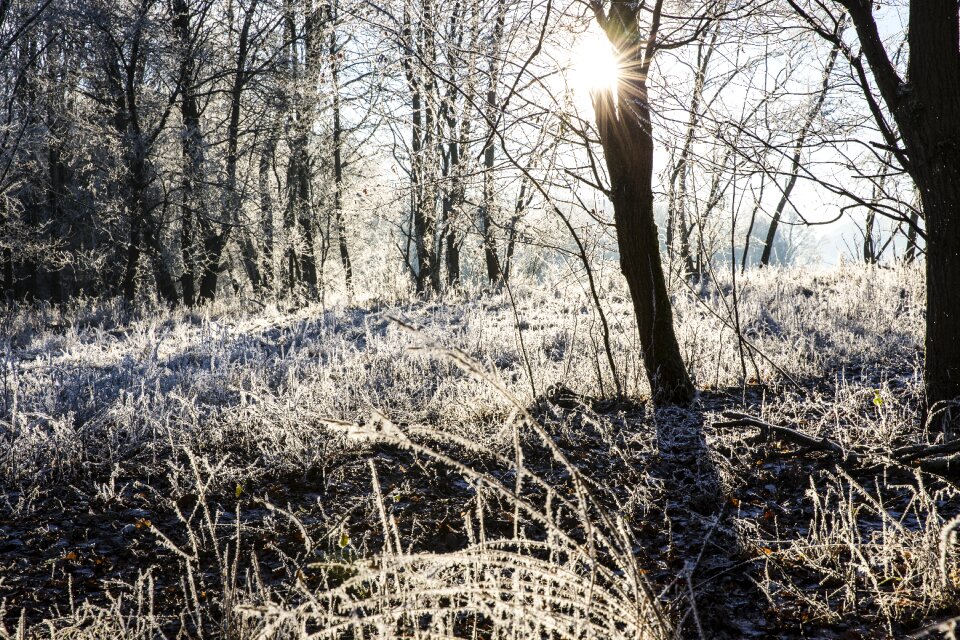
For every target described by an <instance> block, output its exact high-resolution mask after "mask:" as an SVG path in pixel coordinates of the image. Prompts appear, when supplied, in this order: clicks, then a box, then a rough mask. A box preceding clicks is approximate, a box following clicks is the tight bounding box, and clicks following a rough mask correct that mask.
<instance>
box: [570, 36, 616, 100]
mask: <svg viewBox="0 0 960 640" xmlns="http://www.w3.org/2000/svg"><path fill="white" fill-rule="evenodd" d="M572 60H573V68H574V70H575V82H576V85H577V88H579V89H585V90H587V91H590V92H593V91H604V90H610V91H615V90H616V88H617V80H618V79H619V76H620V61H619V59H618V58H617V54H616V52H615V51H614V50H613V47H612V46H611V45H610V42H609V41H608V40H607V38H606V36H604V35H603V34H602V33H599V34H597V33H586V34H584V36H583V38H581V39H580V41H579V42H578V43H577V44H576V45H575V46H574V49H573V57H572Z"/></svg>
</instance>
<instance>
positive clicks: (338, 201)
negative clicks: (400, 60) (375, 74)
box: [330, 16, 353, 298]
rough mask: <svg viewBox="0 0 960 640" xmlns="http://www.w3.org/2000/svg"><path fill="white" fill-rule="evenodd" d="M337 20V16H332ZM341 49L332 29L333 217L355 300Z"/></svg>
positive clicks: (341, 260)
mask: <svg viewBox="0 0 960 640" xmlns="http://www.w3.org/2000/svg"><path fill="white" fill-rule="evenodd" d="M331 18H332V19H334V20H335V19H336V16H331ZM339 55H340V47H339V46H338V45H337V30H336V29H335V28H331V29H330V78H331V80H332V84H333V182H334V185H333V216H334V225H335V226H336V231H337V246H338V248H339V250H340V264H341V265H342V266H343V279H344V283H345V284H346V287H347V296H348V297H350V298H353V263H352V262H351V261H350V250H349V247H348V246H347V234H346V230H345V229H344V223H343V129H342V123H341V120H340V62H339V60H338V58H337V56H339Z"/></svg>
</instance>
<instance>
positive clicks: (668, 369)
mask: <svg viewBox="0 0 960 640" xmlns="http://www.w3.org/2000/svg"><path fill="white" fill-rule="evenodd" d="M662 7H663V1H662V0H657V3H656V5H655V6H654V9H653V18H652V24H653V26H652V27H651V32H650V34H649V35H648V38H647V39H646V41H644V39H643V37H642V36H641V34H640V32H639V31H638V22H637V12H638V11H639V8H638V7H636V6H634V5H633V3H629V2H627V1H626V0H617V1H616V2H614V3H612V4H611V7H610V10H609V14H608V15H606V16H602V18H603V19H602V25H601V26H602V27H603V28H604V30H605V31H606V33H607V37H608V38H610V41H611V42H612V44H613V45H614V47H615V48H616V50H617V51H619V52H620V55H621V57H622V58H623V64H622V71H621V77H620V80H619V82H618V87H617V96H616V98H614V96H613V95H612V92H611V91H609V90H608V91H605V92H601V93H598V94H595V97H594V111H595V113H596V118H597V129H598V130H599V132H600V141H601V144H602V146H603V151H604V156H605V158H606V164H607V170H608V173H609V175H610V198H611V200H612V202H613V210H614V223H615V226H616V230H617V245H618V247H619V249H620V269H621V271H623V275H624V277H625V278H626V281H627V285H628V286H629V288H630V295H631V297H632V299H633V308H634V313H635V315H636V319H637V327H638V328H639V330H640V345H641V349H642V350H643V364H644V368H645V369H646V373H647V379H648V381H649V382H650V389H651V392H652V395H653V399H654V401H655V402H661V403H672V402H688V401H689V400H690V399H692V398H693V394H694V389H693V384H692V383H691V382H690V377H689V375H688V374H687V369H686V366H685V365H684V362H683V358H682V357H681V355H680V347H679V345H678V344H677V338H676V335H675V334H674V330H673V310H672V309H671V306H670V296H669V295H668V294H667V285H666V280H665V278H664V274H663V265H662V263H661V260H660V241H659V234H658V232H657V225H656V222H655V221H654V213H653V127H652V124H651V122H650V105H649V102H648V92H647V86H646V76H647V72H648V70H649V68H650V61H651V59H652V56H653V51H654V43H655V42H656V37H657V27H658V25H659V20H660V12H661V11H662ZM598 17H601V16H598Z"/></svg>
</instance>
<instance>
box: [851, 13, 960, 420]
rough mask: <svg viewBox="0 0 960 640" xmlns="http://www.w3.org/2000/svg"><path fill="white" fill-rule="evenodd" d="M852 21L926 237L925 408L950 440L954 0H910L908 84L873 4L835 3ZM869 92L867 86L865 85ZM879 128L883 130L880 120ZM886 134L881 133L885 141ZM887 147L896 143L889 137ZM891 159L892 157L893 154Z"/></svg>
mask: <svg viewBox="0 0 960 640" xmlns="http://www.w3.org/2000/svg"><path fill="white" fill-rule="evenodd" d="M839 1H840V3H841V4H842V5H843V6H844V7H846V8H847V11H848V12H849V13H850V17H851V18H852V19H853V22H854V25H855V26H856V29H857V35H858V38H859V40H860V46H861V48H862V50H863V54H864V55H865V56H866V58H867V61H868V62H869V64H870V68H871V70H872V71H873V76H874V80H875V82H876V85H877V88H878V89H879V91H880V94H881V96H882V97H883V100H884V102H886V104H887V107H889V109H890V112H891V113H892V114H893V117H894V119H895V120H896V123H897V128H898V129H899V131H900V136H901V138H902V141H903V146H904V148H905V149H906V157H907V160H908V161H907V162H906V163H905V168H906V169H907V171H908V172H909V173H910V176H911V177H912V178H913V180H914V183H915V184H916V186H917V188H918V190H919V192H920V199H921V202H922V203H923V211H924V217H925V219H926V230H927V233H926V236H927V254H926V264H927V331H926V345H925V346H926V363H925V365H924V385H925V391H926V397H927V410H928V411H930V412H933V413H934V415H935V417H936V419H937V421H938V423H939V424H941V425H942V426H943V427H944V428H945V429H946V430H947V431H948V432H951V435H956V432H957V428H958V425H960V410H958V409H957V408H956V407H955V406H952V405H951V403H952V402H953V401H954V400H957V399H960V340H958V339H957V336H960V24H958V22H960V20H958V18H960V15H958V6H957V2H956V0H911V2H910V17H909V35H908V38H909V50H910V60H909V62H908V69H907V73H908V77H909V82H906V81H904V80H903V79H902V78H900V76H899V74H898V72H897V70H896V67H895V66H894V65H893V64H892V63H891V61H890V57H889V56H888V54H887V51H886V49H884V46H883V40H882V39H881V37H880V32H879V29H878V27H877V23H876V20H875V19H874V15H873V4H872V3H866V4H865V3H863V2H861V0H839ZM866 89H867V90H869V88H866ZM880 124H881V127H882V130H884V131H888V129H887V128H885V127H883V125H884V123H880ZM891 137H892V136H889V135H888V139H889V138H891ZM893 142H894V143H895V142H896V140H895V139H894V140H893ZM898 157H899V156H898Z"/></svg>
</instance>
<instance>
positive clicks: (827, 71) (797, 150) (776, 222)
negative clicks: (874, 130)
mask: <svg viewBox="0 0 960 640" xmlns="http://www.w3.org/2000/svg"><path fill="white" fill-rule="evenodd" d="M845 25H846V22H845V21H842V20H841V21H840V22H838V23H837V31H836V33H841V32H842V30H843V28H844V26H845ZM839 53H840V46H839V45H836V44H835V45H834V46H833V48H832V49H831V50H830V55H829V57H828V58H827V66H826V67H825V68H824V70H823V80H822V82H821V84H820V92H819V93H818V94H817V96H816V98H814V101H813V104H812V105H810V110H809V111H808V112H807V116H806V118H805V119H804V121H803V126H802V127H801V128H800V133H799V134H798V135H797V141H796V144H795V145H794V147H793V157H792V158H791V162H790V167H791V169H790V177H789V178H788V179H787V184H786V185H785V186H784V188H783V193H782V195H781V197H780V202H779V203H777V208H776V210H775V211H774V212H773V217H772V218H771V219H770V226H769V227H768V228H767V237H766V240H765V241H764V244H763V253H762V254H761V255H760V266H761V267H766V266H768V265H769V264H770V257H771V255H772V254H773V247H774V242H775V241H776V238H777V229H778V227H779V226H780V221H781V220H782V219H783V213H784V211H785V210H786V208H787V204H788V203H789V202H790V195H791V194H792V193H793V188H794V187H795V186H796V184H797V178H798V177H799V175H800V166H801V164H800V162H801V158H802V154H803V147H804V145H805V144H806V141H807V136H808V135H809V134H810V129H811V128H812V127H813V123H814V121H815V120H816V118H817V116H818V115H819V114H820V110H821V109H822V108H823V103H824V101H825V100H826V99H827V93H828V92H829V91H830V76H831V75H832V74H833V67H834V66H835V65H836V62H837V56H838V54H839Z"/></svg>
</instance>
